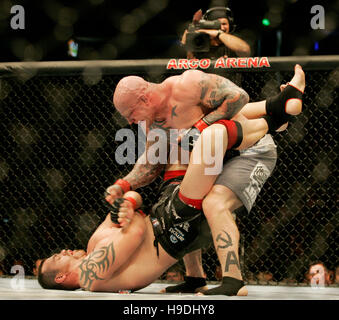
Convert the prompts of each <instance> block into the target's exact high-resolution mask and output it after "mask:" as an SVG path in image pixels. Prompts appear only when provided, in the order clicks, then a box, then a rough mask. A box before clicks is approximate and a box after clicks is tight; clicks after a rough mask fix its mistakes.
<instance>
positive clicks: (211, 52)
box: [181, 7, 250, 59]
mask: <svg viewBox="0 0 339 320" xmlns="http://www.w3.org/2000/svg"><path fill="white" fill-rule="evenodd" d="M234 27H235V26H234V22H233V15H232V11H231V10H230V9H229V8H225V7H215V8H211V9H209V10H207V11H206V13H205V14H204V15H202V11H201V10H199V11H197V12H196V13H195V14H194V16H193V22H192V23H191V24H190V25H189V27H188V29H187V30H185V32H184V34H183V36H182V39H181V43H182V44H183V45H184V46H185V48H186V51H187V58H188V59H192V58H197V59H202V58H210V59H217V58H220V57H225V58H226V57H246V56H249V55H250V46H249V45H248V44H247V43H246V42H245V41H244V40H242V39H240V38H239V37H237V36H235V35H233V34H231V33H232V32H233V31H234Z"/></svg>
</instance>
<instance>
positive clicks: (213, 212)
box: [203, 185, 248, 295]
mask: <svg viewBox="0 0 339 320" xmlns="http://www.w3.org/2000/svg"><path fill="white" fill-rule="evenodd" d="M241 206H242V202H241V201H240V200H239V198H238V197H237V196H236V195H235V194H234V193H233V191H232V190H230V189H229V188H227V187H225V186H222V185H214V186H213V188H212V190H211V191H210V193H209V194H208V195H207V196H206V198H205V199H204V201H203V210H204V213H205V216H206V219H207V221H208V224H209V226H210V229H211V231H212V237H213V242H214V246H215V249H216V253H217V256H218V260H219V262H220V265H221V269H222V276H223V283H222V285H221V286H219V287H216V288H213V289H210V290H207V291H205V292H204V294H208V295H211V294H223V295H247V294H248V291H247V289H246V287H244V283H243V281H242V280H243V279H242V275H241V269H240V263H239V239H240V233H239V230H238V227H237V225H236V223H235V221H234V219H233V216H232V212H233V211H234V210H236V209H237V208H239V207H241Z"/></svg>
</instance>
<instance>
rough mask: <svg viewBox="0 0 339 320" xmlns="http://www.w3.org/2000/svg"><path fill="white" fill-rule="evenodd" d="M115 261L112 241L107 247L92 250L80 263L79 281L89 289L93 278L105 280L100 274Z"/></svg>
mask: <svg viewBox="0 0 339 320" xmlns="http://www.w3.org/2000/svg"><path fill="white" fill-rule="evenodd" d="M114 261H115V250H114V246H113V242H112V243H111V244H109V245H108V246H107V247H102V248H101V249H99V250H96V251H94V252H92V253H91V254H90V255H89V257H88V258H86V259H84V261H83V262H82V263H81V264H80V270H81V273H80V281H81V282H82V283H83V287H84V289H86V290H89V289H90V288H91V286H92V284H93V281H94V280H105V278H102V277H100V276H99V275H100V274H103V273H105V272H106V271H107V270H108V269H109V268H110V267H111V266H112V265H113V263H114Z"/></svg>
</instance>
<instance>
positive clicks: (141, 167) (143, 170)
mask: <svg viewBox="0 0 339 320" xmlns="http://www.w3.org/2000/svg"><path fill="white" fill-rule="evenodd" d="M164 123H165V122H164V121H157V122H153V123H152V125H151V127H150V129H163V130H165V131H166V135H167V148H168V147H169V142H170V134H169V132H170V131H169V130H168V128H167V127H165V126H164ZM154 143H156V142H155V141H149V140H148V141H147V145H146V150H145V152H144V153H143V154H142V156H141V157H140V158H139V159H138V161H137V163H136V164H135V165H134V167H133V169H132V171H131V172H130V173H129V174H128V175H126V176H125V177H124V178H123V179H124V180H126V181H128V182H129V183H130V185H131V188H132V190H135V189H138V188H141V187H144V186H146V185H148V184H150V183H151V182H152V181H153V180H154V179H155V178H156V177H158V176H159V174H160V173H161V171H162V170H163V169H164V168H165V166H166V165H165V164H162V163H156V164H154V163H149V162H148V160H147V151H148V150H149V149H150V147H151V146H152V145H153V144H154Z"/></svg>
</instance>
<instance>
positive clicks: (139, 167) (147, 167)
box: [123, 162, 165, 190]
mask: <svg viewBox="0 0 339 320" xmlns="http://www.w3.org/2000/svg"><path fill="white" fill-rule="evenodd" d="M164 167H165V165H164V164H161V163H157V164H151V163H147V162H146V163H145V164H138V163H136V164H135V166H134V168H133V170H132V171H131V172H130V173H129V174H128V175H127V176H126V177H124V178H123V179H124V180H126V181H128V182H129V183H130V185H131V187H132V189H133V190H135V189H138V188H141V187H143V186H146V185H148V184H150V183H151V182H152V181H153V180H154V179H155V178H156V177H157V176H158V175H159V174H160V173H161V171H162V170H163V168H164Z"/></svg>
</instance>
